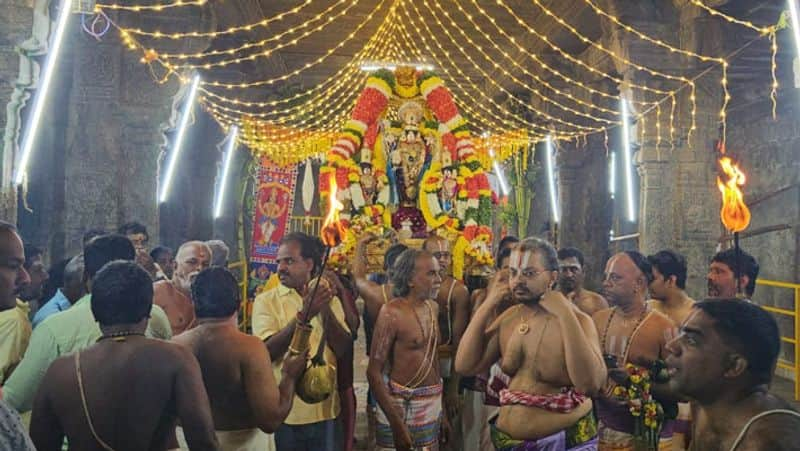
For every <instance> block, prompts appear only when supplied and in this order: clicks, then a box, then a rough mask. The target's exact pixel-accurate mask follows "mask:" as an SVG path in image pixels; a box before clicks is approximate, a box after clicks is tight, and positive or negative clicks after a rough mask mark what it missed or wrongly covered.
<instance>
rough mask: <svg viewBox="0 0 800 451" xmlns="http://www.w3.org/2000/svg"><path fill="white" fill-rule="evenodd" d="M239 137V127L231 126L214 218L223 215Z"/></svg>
mask: <svg viewBox="0 0 800 451" xmlns="http://www.w3.org/2000/svg"><path fill="white" fill-rule="evenodd" d="M238 137H239V128H238V127H236V126H235V125H233V126H231V130H230V132H229V133H228V143H227V145H226V146H225V163H224V165H223V166H222V179H221V180H220V182H219V186H218V187H217V190H218V191H217V196H216V202H215V203H214V218H219V217H220V216H221V215H222V203H223V200H225V188H226V186H227V185H228V174H229V173H230V171H231V161H232V160H233V152H234V151H236V139H237V138H238Z"/></svg>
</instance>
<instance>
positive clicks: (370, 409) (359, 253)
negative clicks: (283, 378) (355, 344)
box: [352, 233, 408, 449]
mask: <svg viewBox="0 0 800 451" xmlns="http://www.w3.org/2000/svg"><path fill="white" fill-rule="evenodd" d="M376 239H378V237H377V236H375V235H373V234H371V233H366V234H364V236H362V237H361V238H360V239H359V240H358V242H357V243H356V255H355V257H354V258H353V263H352V268H353V281H354V282H355V286H356V290H357V291H358V295H359V296H360V297H361V299H363V300H364V313H363V319H364V321H363V323H364V336H365V338H366V342H367V346H366V348H365V351H366V354H367V357H369V351H370V346H371V345H372V334H373V330H374V328H375V323H376V322H377V320H378V312H380V310H381V308H382V307H383V305H384V304H386V303H388V302H389V300H390V299H392V298H394V295H393V294H392V283H391V282H390V281H388V280H387V281H386V282H385V283H382V284H381V283H377V282H376V281H374V280H370V278H369V274H368V269H367V245H368V244H369V243H370V242H372V241H374V240H376ZM406 249H408V247H407V246H406V245H404V244H400V243H397V244H393V245H392V246H390V247H389V249H387V250H386V254H384V256H383V271H384V273H385V274H386V276H387V278H389V279H391V269H392V266H394V262H395V260H397V257H399V256H400V254H402V253H403V252H404V251H405V250H406ZM366 409H367V447H368V448H369V449H372V448H371V447H374V446H375V430H376V421H377V420H376V413H377V403H376V402H375V396H373V394H372V390H368V391H367V405H366Z"/></svg>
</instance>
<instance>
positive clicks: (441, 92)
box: [426, 86, 458, 122]
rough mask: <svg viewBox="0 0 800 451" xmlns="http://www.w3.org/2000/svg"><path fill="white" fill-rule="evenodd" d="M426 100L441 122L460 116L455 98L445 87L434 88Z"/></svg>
mask: <svg viewBox="0 0 800 451" xmlns="http://www.w3.org/2000/svg"><path fill="white" fill-rule="evenodd" d="M426 100H427V101H428V106H430V108H431V109H432V110H433V113H434V114H435V115H436V119H438V120H439V122H447V121H449V120H450V119H453V118H454V117H456V115H457V114H458V108H456V104H455V102H453V97H452V96H451V95H450V92H449V91H448V90H447V89H446V88H445V87H444V86H439V87H437V88H434V89H433V90H432V91H431V92H429V93H428V97H427V98H426Z"/></svg>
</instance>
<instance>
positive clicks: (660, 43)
mask: <svg viewBox="0 0 800 451" xmlns="http://www.w3.org/2000/svg"><path fill="white" fill-rule="evenodd" d="M583 2H584V3H586V4H587V5H589V6H590V7H591V8H592V9H593V10H594V12H595V13H596V14H597V15H599V16H602V17H605V18H607V19H608V20H610V21H611V22H613V23H615V24H616V25H619V26H620V27H621V28H622V29H623V30H624V31H626V32H628V33H631V34H633V35H635V36H636V37H638V38H639V39H641V40H643V41H646V42H649V43H651V44H653V45H656V46H658V47H661V48H664V49H666V50H669V51H670V52H671V53H678V54H681V55H683V56H688V57H690V58H695V59H698V60H700V61H703V62H705V63H717V64H722V63H724V62H725V60H724V59H722V58H719V57H715V56H708V55H701V54H699V53H696V52H692V51H691V50H686V49H683V48H680V47H676V46H674V45H670V44H668V43H666V42H664V41H663V40H661V39H656V38H653V37H651V36H648V35H647V34H645V33H643V32H641V31H639V30H637V29H636V28H633V27H632V26H630V25H628V24H626V23H623V22H622V21H621V20H620V19H619V18H618V17H616V16H614V15H613V14H611V13H609V12H607V11H605V10H603V9H602V8H600V7H599V6H597V3H595V2H594V1H593V0H583Z"/></svg>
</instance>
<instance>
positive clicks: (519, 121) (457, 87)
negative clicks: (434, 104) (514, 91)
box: [400, 2, 546, 131]
mask: <svg viewBox="0 0 800 451" xmlns="http://www.w3.org/2000/svg"><path fill="white" fill-rule="evenodd" d="M401 6H402V7H403V13H404V14H405V16H406V18H407V19H408V21H409V24H411V25H412V26H413V27H414V30H415V31H416V32H417V34H418V35H420V36H421V41H422V43H423V45H424V46H425V48H426V49H427V50H428V53H430V54H431V55H432V57H433V58H434V59H435V60H436V63H437V65H438V66H439V67H440V68H441V69H442V71H443V72H444V76H445V77H448V78H449V79H450V80H451V81H454V80H455V79H456V78H455V77H453V76H452V75H451V74H450V72H449V71H448V69H447V65H446V64H444V63H443V62H442V61H441V60H439V59H438V58H436V54H435V53H434V52H433V50H432V49H431V47H430V46H429V45H428V40H427V39H426V38H425V36H426V34H427V35H431V34H432V32H431V30H430V28H427V30H428V33H422V32H421V30H420V29H419V28H418V27H417V26H416V23H414V22H413V21H412V20H411V17H410V16H409V13H408V11H407V10H406V9H405V7H404V6H403V2H401ZM423 25H424V23H423ZM400 27H401V30H402V31H401V33H402V34H403V38H402V42H406V43H411V44H413V43H414V40H413V39H411V36H410V34H409V33H408V31H407V29H406V27H405V24H404V23H403V22H402V21H400ZM434 43H435V44H436V46H437V47H438V48H439V49H440V50H441V51H442V53H443V54H444V55H445V58H447V60H448V61H449V62H450V64H451V65H452V66H453V68H455V70H456V72H458V74H459V75H460V76H461V77H462V78H464V79H465V80H466V81H467V83H468V84H469V85H470V86H471V87H472V88H473V89H472V92H476V93H478V94H479V95H480V96H481V97H482V98H483V99H485V101H488V102H489V103H490V104H492V105H494V106H496V107H498V108H499V109H500V111H502V112H504V113H506V117H505V118H503V117H500V116H498V115H497V114H495V113H494V112H493V111H491V110H490V109H489V108H488V107H486V106H485V102H483V101H478V100H477V99H476V98H475V97H473V96H472V95H471V94H470V90H469V89H464V88H463V87H461V86H460V85H459V84H458V83H454V85H453V86H451V92H452V93H453V97H454V98H455V100H456V101H457V102H458V103H459V105H462V108H463V107H464V106H468V105H469V104H470V102H464V101H462V100H461V98H460V96H459V91H460V92H461V93H463V95H464V96H465V97H468V98H469V99H470V100H471V101H472V104H474V105H476V106H477V107H478V108H480V109H482V110H484V111H486V112H487V114H488V115H489V116H491V117H492V119H489V118H487V117H485V116H483V115H481V114H480V113H478V112H474V113H473V114H474V115H475V116H476V118H477V119H479V120H480V121H481V122H483V124H481V126H483V127H488V126H489V124H494V128H496V129H501V128H504V127H503V126H502V125H501V124H503V123H504V122H506V121H514V123H515V124H518V126H520V125H521V126H530V127H532V128H534V129H541V130H546V129H545V128H544V127H542V126H541V125H539V124H535V123H530V122H528V121H525V120H524V119H521V118H518V117H509V116H508V111H507V110H505V109H503V108H502V107H501V106H500V105H499V104H498V103H497V102H496V101H495V100H494V99H493V98H491V96H488V95H486V93H485V92H484V90H482V89H479V88H478V86H477V85H476V84H475V83H474V82H473V81H472V79H471V78H470V77H468V76H467V75H466V74H465V73H464V72H463V71H462V70H461V68H460V67H459V65H458V64H456V63H455V62H454V61H453V60H452V58H451V57H450V55H449V54H448V53H447V52H445V51H444V49H443V48H442V46H441V44H440V43H439V42H438V41H435V40H434ZM411 44H410V45H411ZM413 46H414V48H416V45H415V44H413ZM416 50H417V53H418V54H421V52H419V49H416ZM495 119H496V120H497V122H495ZM495 131H496V130H495Z"/></svg>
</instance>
